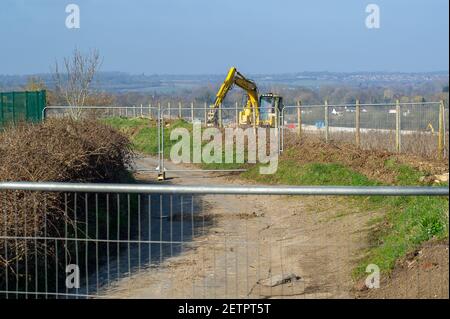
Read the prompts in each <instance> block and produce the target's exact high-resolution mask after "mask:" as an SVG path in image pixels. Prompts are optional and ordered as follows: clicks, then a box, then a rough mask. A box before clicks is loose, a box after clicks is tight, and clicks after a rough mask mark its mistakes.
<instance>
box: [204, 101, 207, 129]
mask: <svg viewBox="0 0 450 319" xmlns="http://www.w3.org/2000/svg"><path fill="white" fill-rule="evenodd" d="M206 106H207V104H206V102H205V104H204V108H205V115H204V116H205V126H206V121H207V118H208V114H207V113H206V112H207V111H206Z"/></svg>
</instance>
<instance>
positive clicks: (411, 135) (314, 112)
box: [43, 102, 449, 158]
mask: <svg viewBox="0 0 450 319" xmlns="http://www.w3.org/2000/svg"><path fill="white" fill-rule="evenodd" d="M73 109H76V110H77V112H79V113H80V117H91V118H105V117H125V118H136V117H145V118H150V119H157V118H158V116H160V117H162V118H164V119H165V120H169V121H170V120H177V119H182V120H185V121H187V122H190V123H193V122H200V123H202V125H204V126H206V125H207V121H208V113H209V112H210V107H209V106H208V105H207V104H206V103H200V104H198V103H197V104H195V103H190V104H187V105H186V104H182V103H170V102H169V103H167V104H166V105H161V104H156V105H147V106H144V105H140V106H130V107H124V106H109V107H98V106H84V107H79V108H73V107H65V106H52V107H46V108H45V109H44V111H43V116H44V117H62V116H70V115H71V113H72V112H73V111H72V110H73ZM240 111H241V109H240V108H239V106H238V105H237V104H234V105H223V106H222V107H221V108H219V109H218V110H217V111H216V113H217V114H216V117H217V125H218V126H221V127H237V126H239V112H240ZM281 116H282V123H283V124H282V126H281V128H282V133H283V136H282V137H281V144H282V141H283V138H284V133H285V132H287V131H292V132H295V131H296V132H300V131H299V123H300V125H301V131H302V132H303V133H304V134H307V135H308V134H309V135H314V136H317V137H320V138H323V139H325V140H333V141H334V142H345V143H353V144H356V145H357V146H358V147H361V148H362V149H370V150H387V151H389V152H397V153H401V152H403V153H410V154H415V155H421V156H426V157H430V158H436V157H441V156H446V155H447V154H448V135H449V133H448V132H449V131H448V120H449V119H448V105H446V104H445V103H443V102H423V103H398V104H397V103H388V104H345V105H344V104H342V105H341V104H339V105H332V104H323V105H302V106H286V107H285V108H284V110H283V112H282V114H281ZM440 119H442V121H441V120H440ZM281 147H282V148H283V145H282V146H281Z"/></svg>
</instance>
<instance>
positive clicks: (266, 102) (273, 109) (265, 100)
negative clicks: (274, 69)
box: [258, 93, 284, 127]
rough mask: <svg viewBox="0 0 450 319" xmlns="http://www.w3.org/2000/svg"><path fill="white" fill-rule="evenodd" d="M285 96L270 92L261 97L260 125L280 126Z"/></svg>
mask: <svg viewBox="0 0 450 319" xmlns="http://www.w3.org/2000/svg"><path fill="white" fill-rule="evenodd" d="M283 107H284V105H283V98H282V97H281V96H278V95H275V94H272V93H268V94H262V95H261V96H260V97H259V123H258V125H259V126H266V127H278V126H280V124H281V122H280V119H281V112H282V111H283ZM277 121H278V123H277Z"/></svg>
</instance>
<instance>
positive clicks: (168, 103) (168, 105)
mask: <svg viewBox="0 0 450 319" xmlns="http://www.w3.org/2000/svg"><path fill="white" fill-rule="evenodd" d="M167 109H168V110H169V111H168V112H169V120H170V119H171V115H170V102H167Z"/></svg>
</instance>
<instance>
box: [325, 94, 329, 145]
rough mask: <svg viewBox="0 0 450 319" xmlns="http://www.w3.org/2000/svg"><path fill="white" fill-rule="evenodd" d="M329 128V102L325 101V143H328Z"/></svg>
mask: <svg viewBox="0 0 450 319" xmlns="http://www.w3.org/2000/svg"><path fill="white" fill-rule="evenodd" d="M328 139H329V127H328V100H325V141H326V142H327V143H328Z"/></svg>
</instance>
